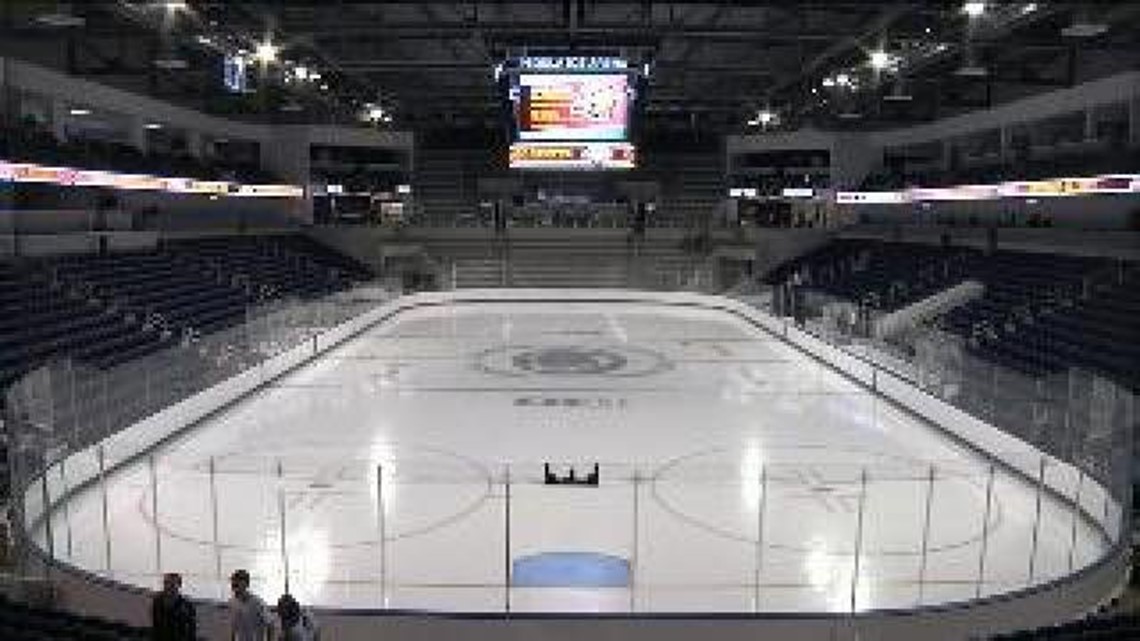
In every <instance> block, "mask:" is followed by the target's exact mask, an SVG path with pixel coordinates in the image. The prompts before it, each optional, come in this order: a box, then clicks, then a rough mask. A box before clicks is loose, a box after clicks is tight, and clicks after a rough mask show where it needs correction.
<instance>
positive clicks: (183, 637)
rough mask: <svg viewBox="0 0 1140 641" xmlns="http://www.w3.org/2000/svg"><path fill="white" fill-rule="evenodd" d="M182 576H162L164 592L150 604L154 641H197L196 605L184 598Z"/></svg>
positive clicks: (157, 595)
mask: <svg viewBox="0 0 1140 641" xmlns="http://www.w3.org/2000/svg"><path fill="white" fill-rule="evenodd" d="M181 590H182V576H181V575H180V574H177V573H175V572H168V573H166V574H164V575H162V591H161V592H159V593H158V594H156V595H155V596H154V600H153V601H151V603H150V625H151V638H152V639H154V641H195V636H196V634H197V628H198V622H197V619H196V618H195V616H194V604H192V603H190V600H189V599H187V598H186V597H184V596H182V592H181Z"/></svg>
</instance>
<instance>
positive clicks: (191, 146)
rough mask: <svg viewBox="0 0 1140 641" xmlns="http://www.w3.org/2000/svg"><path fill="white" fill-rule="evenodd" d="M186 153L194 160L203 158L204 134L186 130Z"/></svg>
mask: <svg viewBox="0 0 1140 641" xmlns="http://www.w3.org/2000/svg"><path fill="white" fill-rule="evenodd" d="M186 151H187V152H188V153H189V154H190V156H191V157H192V158H202V157H203V156H204V155H205V154H203V153H202V132H200V131H195V130H193V129H187V130H186Z"/></svg>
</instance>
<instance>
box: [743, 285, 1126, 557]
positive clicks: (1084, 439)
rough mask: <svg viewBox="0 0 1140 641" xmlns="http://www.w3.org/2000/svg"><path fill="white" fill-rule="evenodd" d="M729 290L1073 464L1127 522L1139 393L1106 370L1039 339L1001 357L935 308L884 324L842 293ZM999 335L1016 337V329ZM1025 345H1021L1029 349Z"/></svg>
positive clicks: (781, 327) (779, 321) (789, 325)
mask: <svg viewBox="0 0 1140 641" xmlns="http://www.w3.org/2000/svg"><path fill="white" fill-rule="evenodd" d="M730 295H731V296H732V297H734V298H737V299H739V300H741V301H742V302H746V303H747V304H749V305H751V306H754V307H756V308H757V309H760V310H763V311H764V312H765V313H766V314H768V315H770V316H771V317H772V318H773V319H774V320H775V322H776V328H777V331H782V332H783V333H784V335H788V334H789V333H791V334H796V333H802V334H803V335H806V336H810V337H811V338H813V339H815V340H816V341H819V342H820V343H822V344H825V345H827V346H828V347H830V348H832V349H834V350H837V352H839V353H841V354H843V355H844V356H845V357H846V358H849V359H852V360H851V362H853V363H858V364H859V365H861V366H868V367H870V368H872V370H873V371H874V372H878V373H881V374H883V375H885V376H888V377H890V380H897V381H900V382H904V383H906V384H907V385H909V386H911V387H912V388H913V389H914V390H916V391H918V392H920V393H921V394H923V395H924V396H926V397H928V398H930V399H936V400H938V401H941V402H943V403H945V404H947V405H949V406H950V407H952V408H955V409H957V410H960V411H962V412H963V413H964V414H965V415H968V416H969V417H970V418H972V419H976V420H979V421H982V422H984V423H985V424H988V425H990V426H993V427H996V428H997V429H998V430H1000V431H1001V432H1002V433H1004V434H1006V435H1010V436H1014V437H1016V438H1017V439H1019V440H1020V441H1021V442H1023V443H1025V444H1028V445H1030V446H1032V447H1033V448H1035V449H1036V450H1038V451H1040V452H1041V453H1043V454H1044V455H1046V456H1048V457H1050V458H1051V459H1053V460H1056V461H1058V462H1064V463H1067V464H1070V465H1072V466H1074V468H1075V469H1076V470H1077V471H1078V472H1079V473H1080V474H1082V475H1085V476H1087V477H1088V478H1090V479H1093V480H1095V481H1096V482H1097V483H1099V484H1100V485H1102V486H1103V487H1104V488H1105V489H1106V490H1107V491H1108V493H1109V494H1110V495H1111V497H1112V499H1113V501H1114V502H1115V504H1117V505H1118V506H1121V507H1122V510H1121V513H1120V518H1121V519H1122V522H1119V523H1113V524H1111V531H1112V533H1113V537H1112V538H1113V540H1114V542H1115V541H1119V540H1121V539H1120V537H1119V533H1120V532H1125V533H1127V532H1128V530H1129V529H1130V527H1131V518H1130V516H1131V505H1132V488H1133V480H1132V467H1133V439H1134V436H1133V430H1134V429H1135V425H1136V420H1137V417H1136V413H1135V408H1136V396H1135V392H1134V391H1132V390H1131V389H1130V388H1129V387H1128V386H1127V385H1126V384H1124V383H1122V382H1120V381H1118V380H1116V379H1115V378H1114V377H1113V376H1112V375H1110V374H1107V373H1104V372H1100V371H1095V370H1092V369H1088V368H1084V367H1075V366H1062V365H1057V364H1056V359H1051V358H1050V357H1051V356H1052V354H1050V353H1049V352H1048V349H1049V347H1050V346H1049V345H1040V346H1037V348H1036V349H1037V350H1039V352H1040V353H1038V354H1037V356H1038V358H1025V357H1023V358H1022V359H1021V361H1020V362H1018V363H1016V364H1015V363H1013V362H1012V361H1011V362H1007V363H1003V362H1000V361H999V357H998V356H995V355H991V354H988V353H986V352H985V351H984V350H983V349H980V348H979V347H978V346H976V345H975V344H973V343H972V342H971V340H970V338H968V337H964V336H961V335H958V334H956V333H954V332H952V331H949V330H947V329H944V328H943V327H941V326H940V324H939V321H938V318H940V316H941V315H936V316H934V317H933V318H930V319H927V320H921V321H915V322H907V323H904V324H903V325H902V326H892V329H891V330H890V331H889V332H883V331H881V330H882V328H883V327H884V326H885V325H884V324H883V322H882V321H884V320H885V319H886V320H888V321H890V320H893V319H887V318H886V317H887V316H888V314H887V313H884V312H878V311H870V310H867V309H865V308H864V309H860V308H859V305H858V304H854V303H850V302H849V301H835V300H834V299H825V300H828V302H826V303H825V304H823V305H812V304H810V299H811V294H810V293H809V294H808V295H802V294H800V295H792V294H790V293H789V292H788V291H781V290H779V289H775V288H771V287H767V286H758V285H755V284H753V285H750V286H745V287H741V291H740V292H733V293H730ZM805 300H807V301H809V304H804V301H805ZM816 302H818V299H817V301H816ZM837 310H838V311H837ZM888 324H890V323H889V322H888ZM1006 340H1010V341H1016V340H1017V337H1016V334H1015V333H1014V334H1009V335H1008V336H1007V338H1006ZM1019 347H1021V346H1019ZM1028 347H1029V350H1028V351H1027V352H1026V351H1025V350H1023V354H1024V353H1028V354H1029V355H1031V356H1032V355H1033V347H1032V346H1028ZM837 362H840V361H837ZM1104 525H1106V527H1107V526H1108V525H1109V524H1107V523H1105V524H1104Z"/></svg>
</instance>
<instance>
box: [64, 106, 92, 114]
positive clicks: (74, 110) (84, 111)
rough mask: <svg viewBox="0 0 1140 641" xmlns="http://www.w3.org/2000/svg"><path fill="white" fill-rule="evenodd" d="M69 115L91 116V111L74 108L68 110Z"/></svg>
mask: <svg viewBox="0 0 1140 641" xmlns="http://www.w3.org/2000/svg"><path fill="white" fill-rule="evenodd" d="M67 113H69V114H71V115H72V116H90V115H91V110H90V109H88V108H86V107H72V108H71V109H68V110H67Z"/></svg>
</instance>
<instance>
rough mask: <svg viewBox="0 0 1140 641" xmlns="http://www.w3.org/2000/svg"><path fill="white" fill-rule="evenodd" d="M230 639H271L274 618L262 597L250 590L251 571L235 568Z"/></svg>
mask: <svg viewBox="0 0 1140 641" xmlns="http://www.w3.org/2000/svg"><path fill="white" fill-rule="evenodd" d="M230 589H231V590H233V598H231V599H230V604H229V606H230V636H229V641H269V639H270V638H271V636H270V635H271V634H272V632H273V619H272V617H271V616H270V614H269V608H267V607H265V602H264V601H262V600H261V597H259V596H257V595H256V594H254V593H252V592H250V591H249V572H246V571H245V570H235V571H234V573H233V574H231V575H230Z"/></svg>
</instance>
